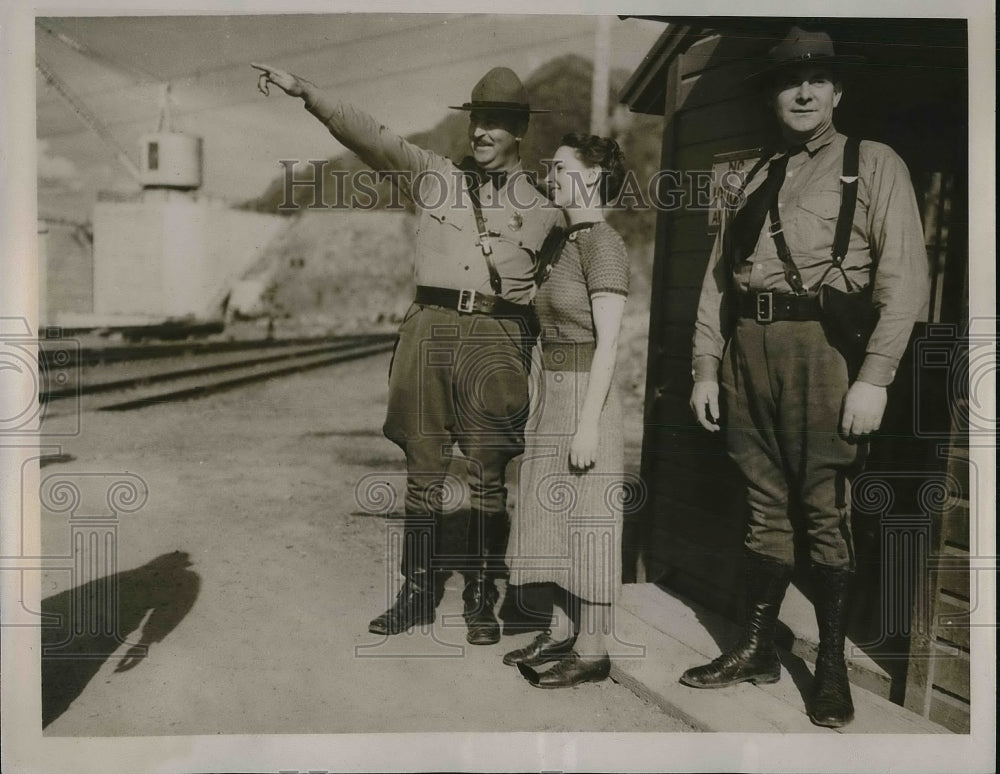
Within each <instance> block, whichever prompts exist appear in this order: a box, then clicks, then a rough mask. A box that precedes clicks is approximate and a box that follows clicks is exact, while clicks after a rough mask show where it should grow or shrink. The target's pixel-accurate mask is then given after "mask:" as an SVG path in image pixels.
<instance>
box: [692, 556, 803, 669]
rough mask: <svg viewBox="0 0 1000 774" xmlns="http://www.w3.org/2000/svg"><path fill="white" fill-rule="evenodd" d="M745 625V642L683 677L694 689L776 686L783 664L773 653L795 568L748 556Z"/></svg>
mask: <svg viewBox="0 0 1000 774" xmlns="http://www.w3.org/2000/svg"><path fill="white" fill-rule="evenodd" d="M745 573H746V624H745V626H744V632H743V639H742V641H741V642H740V643H739V644H738V645H737V646H736V648H734V649H733V650H731V651H729V652H728V653H724V654H722V655H721V656H719V657H718V658H717V659H715V660H714V661H712V662H711V663H709V664H704V665H702V666H697V667H693V668H691V669H689V670H687V671H686V672H685V673H684V674H683V675H681V682H682V683H684V685H690V686H691V687H692V688H722V687H724V686H727V685H734V684H735V683H742V682H751V683H776V682H777V681H778V680H779V679H780V678H781V662H780V661H778V653H777V651H776V650H775V649H774V630H775V628H776V627H777V624H778V611H779V610H780V608H781V601H782V600H783V599H784V598H785V591H786V590H787V589H788V584H789V582H790V581H791V579H792V568H791V567H788V566H786V565H783V564H779V563H778V562H776V561H774V560H771V559H767V558H764V557H762V556H760V555H758V554H752V553H748V554H747V562H746V571H745Z"/></svg>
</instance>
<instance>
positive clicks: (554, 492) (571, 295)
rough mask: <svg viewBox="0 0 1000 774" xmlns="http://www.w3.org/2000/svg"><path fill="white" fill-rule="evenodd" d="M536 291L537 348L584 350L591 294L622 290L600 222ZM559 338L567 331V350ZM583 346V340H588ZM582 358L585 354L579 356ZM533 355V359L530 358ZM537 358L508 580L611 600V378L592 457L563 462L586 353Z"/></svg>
mask: <svg viewBox="0 0 1000 774" xmlns="http://www.w3.org/2000/svg"><path fill="white" fill-rule="evenodd" d="M577 233H578V236H577V239H576V240H574V241H572V242H568V243H567V245H566V247H565V248H564V249H563V252H562V254H561V256H560V258H559V260H558V261H557V262H556V264H555V265H554V266H553V268H552V272H551V274H550V276H549V278H548V279H547V280H546V282H545V283H543V284H542V286H541V288H540V289H539V292H538V298H539V299H542V301H541V303H540V304H539V306H538V312H539V318H540V321H541V323H542V329H543V339H542V342H543V344H542V347H543V361H544V359H545V357H546V356H545V352H546V351H548V352H549V353H550V354H551V353H552V352H553V351H556V352H567V351H572V349H573V347H574V346H576V347H577V349H578V351H589V352H591V353H592V351H593V344H594V341H595V335H594V323H593V317H592V313H591V307H590V294H591V293H598V292H611V293H620V294H623V295H627V293H628V276H629V274H628V259H627V255H626V253H625V247H624V244H623V243H622V241H621V238H620V237H619V236H618V234H617V233H616V232H615V231H614V230H613V229H611V228H610V227H609V226H607V225H606V224H603V223H601V224H596V225H595V226H594V227H593V228H592V229H590V230H589V231H581V232H577ZM560 340H562V341H564V342H565V341H567V340H568V341H569V349H568V350H567V349H566V348H565V347H563V346H562V345H561V344H560ZM588 347H589V349H588ZM584 361H586V362H584ZM535 365H536V367H537V365H538V361H537V360H536V362H535ZM557 365H558V366H559V370H557V369H555V368H543V369H542V372H541V376H540V378H539V379H537V380H534V381H533V383H535V384H538V385H539V386H538V394H537V395H536V396H534V400H533V402H532V403H533V405H532V412H531V415H530V417H529V419H528V427H527V429H526V431H525V452H524V456H523V458H522V459H521V463H520V483H519V485H518V497H517V508H516V510H515V513H514V518H513V521H512V525H511V537H510V542H509V543H508V564H509V565H510V568H511V576H510V582H511V583H512V584H514V585H520V584H525V583H543V582H554V583H557V584H559V585H560V586H561V587H563V588H564V589H566V590H568V591H569V592H570V593H571V594H574V595H575V596H577V597H580V598H581V599H585V600H587V601H589V602H594V603H602V604H610V603H611V602H613V600H614V597H615V594H616V590H617V588H618V585H619V583H620V578H621V568H620V564H621V560H620V557H621V528H622V503H623V495H624V488H623V470H624V441H623V435H622V409H621V402H620V399H619V397H618V394H617V390H616V387H615V385H614V384H612V387H611V390H610V391H609V393H608V398H607V400H606V401H605V404H604V407H603V409H602V411H601V416H600V420H599V431H600V444H599V445H598V451H597V460H596V464H595V465H594V466H593V467H592V468H590V469H589V470H587V471H586V472H580V471H576V470H573V469H571V468H570V466H569V451H570V445H571V444H572V441H573V436H574V434H575V433H576V429H577V424H578V421H579V413H580V410H581V408H582V406H583V401H584V397H585V396H586V392H587V384H588V383H589V380H590V374H589V367H590V359H589V357H588V358H582V357H578V358H576V359H575V363H574V365H575V367H574V368H567V367H566V366H567V363H566V362H560V363H558V364H557Z"/></svg>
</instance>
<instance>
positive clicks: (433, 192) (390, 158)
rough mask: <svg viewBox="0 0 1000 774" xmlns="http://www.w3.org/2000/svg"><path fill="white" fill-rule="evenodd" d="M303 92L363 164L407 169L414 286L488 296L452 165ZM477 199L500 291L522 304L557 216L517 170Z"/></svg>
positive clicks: (472, 224)
mask: <svg viewBox="0 0 1000 774" xmlns="http://www.w3.org/2000/svg"><path fill="white" fill-rule="evenodd" d="M304 97H305V103H306V109H307V110H309V112H311V113H312V114H313V115H315V116H316V117H317V118H319V119H320V120H321V121H322V122H323V123H324V124H325V125H326V127H327V128H328V129H329V130H330V133H331V134H333V136H334V137H336V138H337V139H338V140H340V142H342V143H343V144H344V145H345V146H347V147H348V148H349V149H350V150H352V151H354V152H355V153H356V154H357V155H358V156H359V157H360V158H361V159H362V160H363V161H364V162H365V163H367V164H370V165H371V166H372V168H373V169H376V170H379V171H398V172H401V173H405V177H402V178H401V180H402V181H403V183H404V184H405V183H409V184H410V185H411V186H412V188H411V191H410V195H411V197H412V198H413V200H414V203H415V204H416V206H417V209H418V211H419V221H418V225H417V236H416V245H415V251H416V254H415V257H414V272H415V276H416V282H417V284H418V285H429V286H431V287H439V288H451V289H454V290H462V289H466V288H468V289H471V290H475V291H478V292H480V293H485V294H487V295H493V290H492V289H491V288H490V278H489V270H488V268H487V264H486V260H485V257H484V255H483V250H482V248H481V247H480V245H479V229H478V227H477V223H476V217H475V212H474V210H473V207H472V200H471V198H470V196H469V193H468V184H467V182H466V181H465V178H464V176H463V175H462V173H461V171H460V170H459V169H458V167H457V166H456V165H455V164H454V163H453V162H451V161H450V160H449V159H446V158H444V157H443V156H440V155H438V154H436V153H432V152H431V151H428V150H425V149H423V148H420V147H418V146H416V145H414V144H413V143H410V142H407V141H406V140H404V139H403V138H402V137H400V136H398V135H396V134H394V133H393V132H391V131H389V130H388V129H387V128H386V127H384V126H382V125H381V124H379V123H378V122H377V121H376V120H375V119H374V118H372V117H371V116H370V115H368V114H367V113H364V112H363V111H360V110H358V109H356V108H354V107H353V106H351V105H347V104H344V103H342V102H337V101H333V100H329V99H327V98H326V97H324V96H323V95H322V94H321V93H319V92H318V91H316V90H315V89H314V88H312V87H307V90H306V93H305V95H304ZM480 199H481V201H482V212H483V217H484V219H485V222H486V228H487V231H488V232H489V233H490V235H491V236H490V237H489V241H490V245H491V247H492V250H493V252H492V258H493V262H494V264H495V265H496V268H497V272H498V273H499V274H500V278H501V284H502V292H501V295H502V296H503V297H504V298H505V299H507V300H509V301H513V302H515V303H527V302H529V301H530V300H531V299H532V297H533V296H534V293H535V283H534V273H535V254H536V253H537V251H538V249H539V248H540V247H541V245H542V242H543V241H544V239H545V236H546V234H547V233H548V232H549V229H550V228H551V227H552V226H553V225H555V223H556V222H557V221H561V220H562V215H561V213H560V212H559V210H558V209H557V208H556V207H555V205H553V204H552V203H551V202H550V201H549V200H548V199H546V198H545V197H544V196H543V195H542V194H541V193H540V192H539V191H538V190H537V189H536V188H535V187H534V186H533V185H532V184H531V182H530V181H529V179H528V176H527V175H526V174H525V173H524V172H523V171H520V170H517V171H512V172H510V174H509V175H508V179H507V183H506V185H504V186H501V189H500V190H499V191H497V190H496V189H495V188H494V187H493V184H492V183H489V182H488V183H485V184H484V185H483V186H482V188H481V189H480Z"/></svg>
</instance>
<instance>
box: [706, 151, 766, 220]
mask: <svg viewBox="0 0 1000 774" xmlns="http://www.w3.org/2000/svg"><path fill="white" fill-rule="evenodd" d="M762 150H763V149H762V148H749V149H747V150H738V151H731V152H730V153H717V154H715V156H713V157H712V197H711V205H710V206H709V209H708V233H709V234H716V233H718V231H719V226H720V225H721V223H722V211H723V202H724V201H725V200H726V199H725V197H727V196H728V197H730V198H731V197H735V196H739V195H740V193H739V192H740V190H741V189H742V187H743V180H744V178H745V177H746V175H747V173H748V172H749V171H750V168H751V167H752V166H753V164H754V162H755V161H756V160H757V159H758V158H760V154H761V151H762Z"/></svg>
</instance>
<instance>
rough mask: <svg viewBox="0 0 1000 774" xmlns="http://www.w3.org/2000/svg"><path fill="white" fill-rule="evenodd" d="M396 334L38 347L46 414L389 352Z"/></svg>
mask: <svg viewBox="0 0 1000 774" xmlns="http://www.w3.org/2000/svg"><path fill="white" fill-rule="evenodd" d="M395 341H396V334H394V333H385V334H368V335H359V336H340V337H327V338H309V339H289V340H253V341H226V342H194V343H171V344H150V345H145V346H120V347H117V346H109V347H89V348H77V347H74V346H72V344H71V343H70V342H52V341H43V342H41V345H40V347H39V372H40V375H41V389H40V392H39V402H40V403H41V404H42V405H43V407H44V408H43V411H44V414H45V416H47V417H54V416H61V415H64V414H68V413H72V412H75V411H80V410H83V411H128V410H132V409H138V408H143V407H146V406H151V405H156V404H161V403H170V402H175V401H182V400H191V399H194V398H200V397H203V396H206V395H211V394H214V393H217V392H222V391H224V390H231V389H235V388H238V387H243V386H246V385H248V384H252V383H254V382H260V381H264V380H267V379H273V378H277V377H281V376H288V375H291V374H295V373H300V372H302V371H307V370H311V369H314V368H323V367H325V366H331V365H335V364H337V363H343V362H347V361H349V360H356V359H358V358H363V357H369V356H371V355H377V354H380V353H383V352H388V351H390V350H391V349H392V348H393V346H394V345H395Z"/></svg>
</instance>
